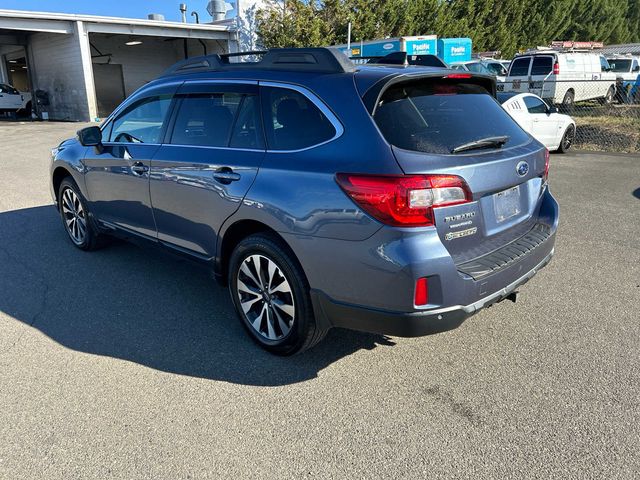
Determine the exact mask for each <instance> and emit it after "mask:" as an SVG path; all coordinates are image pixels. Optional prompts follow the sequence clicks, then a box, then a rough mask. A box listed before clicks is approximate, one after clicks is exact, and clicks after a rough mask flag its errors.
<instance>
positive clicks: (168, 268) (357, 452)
mask: <svg viewBox="0 0 640 480" xmlns="http://www.w3.org/2000/svg"><path fill="white" fill-rule="evenodd" d="M80 127H81V125H79V124H73V123H50V124H47V123H27V124H21V123H17V122H8V123H7V122H5V123H0V479H2V480H5V479H6V480H14V479H67V480H68V479H81V478H82V479H84V478H99V479H112V478H113V479H125V478H126V479H131V478H136V479H137V478H145V479H146V478H148V479H201V478H270V479H276V478H410V479H416V478H474V479H478V478H598V479H601V478H624V479H630V478H634V477H635V478H637V477H638V474H639V473H638V472H640V453H639V449H640V428H639V427H638V425H640V311H639V310H640V247H639V243H638V239H639V238H640V157H639V156H637V155H636V156H624V155H605V154H593V153H590V154H582V153H572V154H569V155H552V157H551V172H550V179H551V188H552V191H553V193H554V194H555V195H556V197H557V198H558V200H559V202H560V206H561V213H560V215H561V218H560V221H561V225H560V229H559V233H558V239H557V247H556V256H555V258H554V260H553V261H552V263H551V264H550V265H549V266H548V267H546V268H545V269H544V270H542V271H541V272H540V273H539V274H538V275H537V276H536V277H535V278H534V279H533V280H531V281H530V282H529V283H528V284H526V285H525V286H524V287H523V288H522V289H521V291H520V293H521V295H520V296H519V297H518V301H517V303H515V304H514V303H511V302H502V303H501V304H499V305H496V306H493V307H491V308H489V309H487V310H485V311H482V312H481V313H479V314H478V315H476V316H474V317H472V318H471V319H469V320H468V321H467V322H465V323H464V324H463V325H462V326H461V327H460V328H458V329H456V330H453V331H450V332H447V333H442V334H438V335H434V336H428V337H423V338H415V339H404V338H390V337H383V336H377V335H368V334H362V333H356V332H350V331H346V330H335V331H332V332H331V333H330V334H329V335H328V336H327V338H326V339H325V341H324V342H323V343H321V344H320V345H318V346H317V347H316V348H314V349H312V350H311V351H309V352H307V353H305V354H302V355H299V356H296V357H292V358H278V357H274V356H271V355H269V354H267V353H265V352H263V351H261V350H260V349H258V348H257V347H256V346H255V345H254V344H253V343H252V342H251V341H250V339H249V337H248V336H247V335H246V334H245V332H244V331H243V330H242V327H241V325H240V324H239V322H238V321H237V319H236V318H235V315H234V313H233V310H232V305H231V302H230V299H229V295H228V293H227V291H226V290H224V289H223V288H221V287H219V286H217V285H216V284H215V283H214V282H213V281H212V280H211V279H210V277H209V275H208V274H207V272H206V271H204V270H202V269H201V268H199V267H197V266H194V265H193V264H191V263H190V262H187V261H184V260H179V259H176V258H175V257H172V256H168V255H166V254H164V253H162V252H160V251H155V250H149V249H144V250H143V249H141V248H140V247H138V246H135V245H132V244H128V243H124V242H116V243H114V244H113V245H111V246H109V247H107V248H105V249H103V250H100V251H97V252H92V253H85V252H81V251H79V250H77V249H75V248H74V247H73V246H72V245H71V243H70V241H69V240H68V239H67V238H66V234H65V232H64V230H63V227H62V224H61V222H60V218H59V216H58V214H57V212H56V211H55V209H54V207H53V206H52V202H51V198H50V195H49V187H48V182H49V178H48V174H49V171H48V162H49V150H50V148H51V147H53V146H55V145H57V143H58V142H59V141H60V140H61V139H62V138H65V137H68V136H71V135H73V133H74V132H75V130H77V129H78V128H80Z"/></svg>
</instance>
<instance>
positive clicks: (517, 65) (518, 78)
mask: <svg viewBox="0 0 640 480" xmlns="http://www.w3.org/2000/svg"><path fill="white" fill-rule="evenodd" d="M530 66H531V57H530V56H527V57H516V58H515V59H514V60H513V62H511V67H510V68H509V76H508V77H507V81H506V85H505V89H506V90H507V91H514V92H523V91H524V92H526V91H527V89H528V86H529V84H528V81H529V67H530Z"/></svg>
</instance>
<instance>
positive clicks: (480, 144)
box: [451, 135, 511, 153]
mask: <svg viewBox="0 0 640 480" xmlns="http://www.w3.org/2000/svg"><path fill="white" fill-rule="evenodd" d="M509 138H511V137H509V136H508V135H501V136H498V137H487V138H481V139H480V140H474V141H473V142H468V143H463V144H462V145H458V146H457V147H456V148H454V149H453V150H451V153H459V152H465V151H467V150H477V149H480V148H491V147H498V148H499V147H501V146H503V145H504V144H505V143H507V142H508V141H509Z"/></svg>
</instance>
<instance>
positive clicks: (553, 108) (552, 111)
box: [547, 107, 560, 114]
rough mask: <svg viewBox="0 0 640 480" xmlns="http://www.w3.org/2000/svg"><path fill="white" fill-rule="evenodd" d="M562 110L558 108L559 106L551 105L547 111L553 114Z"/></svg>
mask: <svg viewBox="0 0 640 480" xmlns="http://www.w3.org/2000/svg"><path fill="white" fill-rule="evenodd" d="M559 111H560V110H558V107H549V108H548V109H547V113H549V114H552V113H558V112H559Z"/></svg>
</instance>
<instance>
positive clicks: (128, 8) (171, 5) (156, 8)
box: [0, 0, 229, 22]
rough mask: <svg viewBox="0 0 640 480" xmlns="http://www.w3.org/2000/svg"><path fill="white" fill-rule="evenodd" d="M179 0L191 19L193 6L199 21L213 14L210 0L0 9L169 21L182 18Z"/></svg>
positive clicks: (39, 2) (62, 1) (21, 1)
mask: <svg viewBox="0 0 640 480" xmlns="http://www.w3.org/2000/svg"><path fill="white" fill-rule="evenodd" d="M227 1H229V0H227ZM180 3H186V4H187V21H188V22H193V21H195V20H194V18H193V17H191V15H190V14H191V12H192V11H194V10H195V11H197V12H198V13H199V14H200V21H203V22H204V21H209V19H210V18H211V17H210V16H209V14H208V13H207V4H208V3H209V2H208V0H182V1H180V0H112V1H104V0H98V1H95V0H94V1H92V0H0V9H8V10H34V11H38V12H59V13H84V14H89V15H106V16H110V17H129V18H147V14H149V13H161V14H163V15H164V16H165V18H166V19H167V20H169V21H180V10H179V9H178V5H179V4H180Z"/></svg>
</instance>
